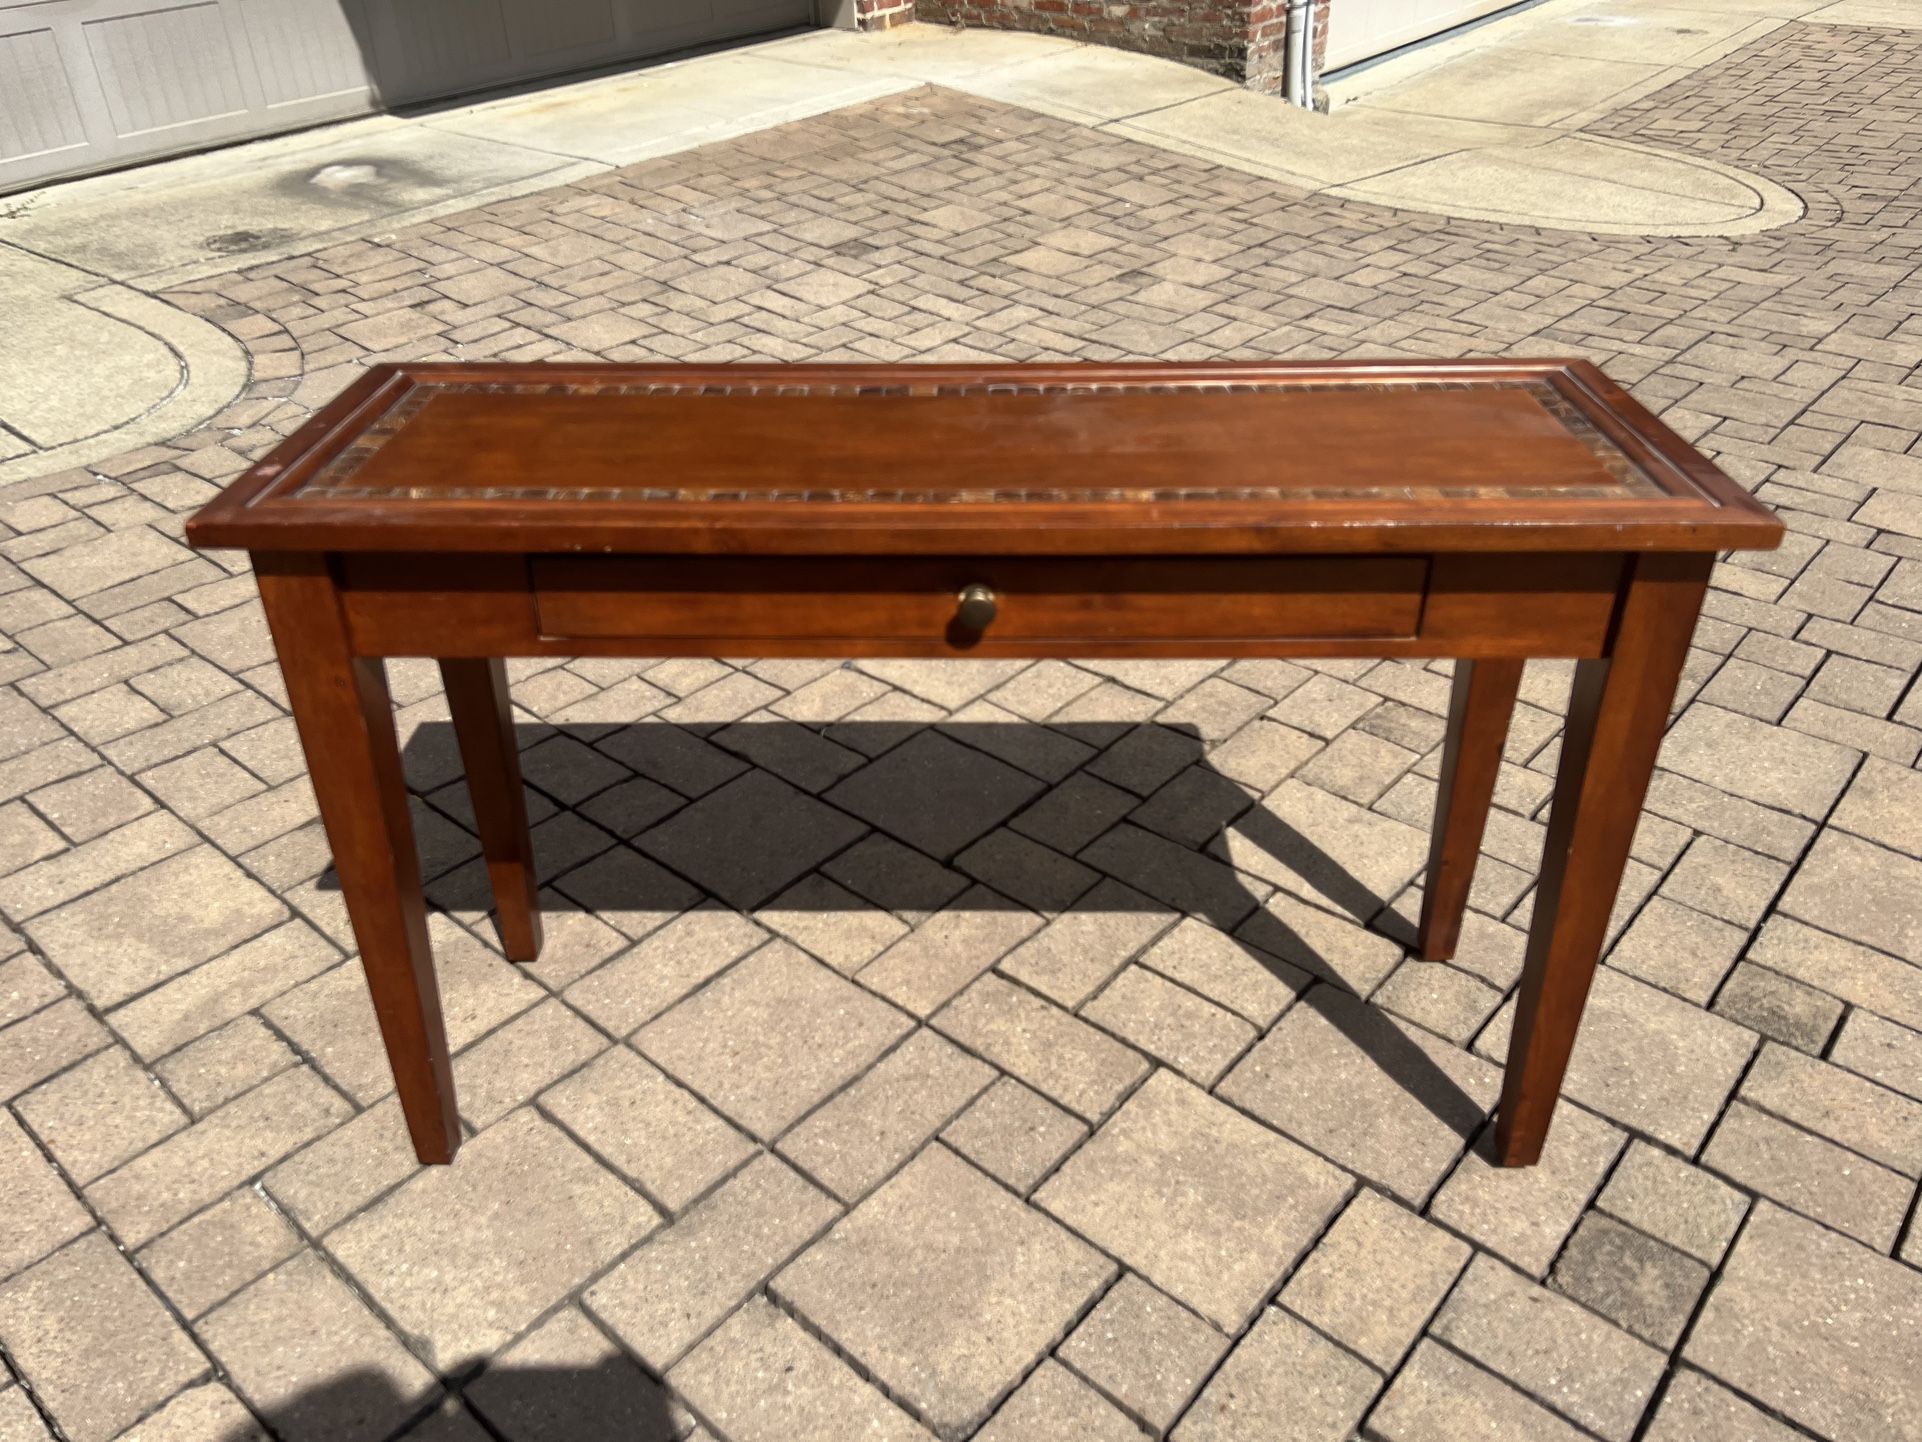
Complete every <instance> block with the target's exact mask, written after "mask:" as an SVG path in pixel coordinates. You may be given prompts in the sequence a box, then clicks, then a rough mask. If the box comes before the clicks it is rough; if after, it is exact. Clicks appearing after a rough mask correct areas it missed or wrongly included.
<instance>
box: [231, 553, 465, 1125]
mask: <svg viewBox="0 0 1922 1442" xmlns="http://www.w3.org/2000/svg"><path fill="white" fill-rule="evenodd" d="M253 559H254V574H255V576H256V577H257V578H258V580H259V582H260V598H261V601H262V602H263V603H264V605H265V607H266V612H267V624H268V626H269V628H270V629H271V630H272V631H273V635H274V645H275V648H276V649H277V650H278V651H279V653H280V669H281V674H282V675H283V676H284V677H285V678H286V681H287V695H288V699H289V701H290V702H291V703H292V706H293V712H294V722H295V724H296V725H297V726H298V727H299V729H300V741H301V745H302V747H304V748H305V750H306V753H307V769H308V771H309V772H310V773H311V775H312V777H313V783H314V794H315V796H316V797H317V798H318V800H319V802H320V818H321V821H322V822H323V823H324V824H325V825H326V828H327V842H328V844H329V845H330V846H331V847H332V848H333V852H334V870H335V871H336V872H337V873H338V874H339V876H340V889H341V893H342V895H343V897H344V898H345V900H346V902H347V915H348V917H349V919H350V920H351V921H352V922H353V925H354V937H355V940H356V941H358V942H359V944H360V960H361V965H362V966H363V967H364V968H365V969H366V972H367V985H368V989H369V990H370V991H372V993H373V997H374V1011H375V1014H376V1015H377V1016H378V1017H379V1019H380V1031H381V1036H382V1038H383V1039H384V1040H385V1041H386V1043H387V1059H388V1062H389V1063H390V1064H391V1065H392V1067H393V1069H394V1084H395V1086H396V1087H397V1088H398V1090H399V1092H400V1105H401V1110H402V1111H403V1112H404V1113H405V1114H406V1117H407V1130H408V1132H409V1133H410V1134H411V1135H412V1137H413V1141H414V1152H415V1155H417V1156H418V1157H419V1158H420V1159H421V1160H422V1161H423V1162H447V1161H452V1160H453V1158H454V1153H455V1151H456V1150H457V1149H458V1148H459V1146H460V1120H459V1117H458V1116H457V1115H456V1113H455V1110H454V1077H453V1071H452V1068H451V1066H450V1064H449V1058H448V1052H447V1033H446V1028H445V1026H444V1025H443V1023H442V1020H441V1007H440V989H439V987H438V986H437V985H436V983H435V980H434V959H433V954H432V952H431V951H430V950H429V947H428V941H427V912H426V904H425V902H424V901H423V899H422V897H421V884H420V861H419V858H418V857H417V856H416V854H415V851H414V826H413V821H412V819H411V818H410V817H409V815H408V810H407V785H406V782H405V781H404V780H403V779H402V776H401V767H400V752H399V749H398V748H397V747H396V745H395V742H394V717H393V710H392V707H391V705H390V703H389V701H388V697H387V674H386V670H385V668H384V667H383V666H382V664H381V662H380V661H378V660H370V659H367V658H365V657H357V656H355V655H354V654H353V652H352V650H351V648H350V646H349V645H348V638H347V627H346V622H345V620H344V618H343V617H342V615H341V608H340V598H339V596H338V594H337V593H336V591H335V588H334V582H333V579H332V576H331V575H330V573H329V571H328V567H327V562H326V558H325V557H324V556H312V555H299V556H290V555H279V554H272V555H270V554H258V555H256V556H255V557H254V558H253Z"/></svg>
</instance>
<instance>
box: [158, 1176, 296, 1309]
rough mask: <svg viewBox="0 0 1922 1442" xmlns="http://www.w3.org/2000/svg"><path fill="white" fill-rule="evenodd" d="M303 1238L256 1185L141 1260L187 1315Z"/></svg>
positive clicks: (223, 1296) (283, 1256)
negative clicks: (265, 1198) (257, 1189)
mask: <svg viewBox="0 0 1922 1442" xmlns="http://www.w3.org/2000/svg"><path fill="white" fill-rule="evenodd" d="M300 1248H301V1240H300V1237H299V1236H298V1235H296V1234H295V1232H294V1229H293V1228H292V1227H290V1226H288V1225H287V1222H286V1219H285V1218H283V1217H282V1216H281V1215H280V1214H279V1213H278V1212H276V1211H275V1210H274V1209H273V1207H271V1206H270V1205H268V1203H267V1202H266V1201H265V1200H264V1199H263V1198H262V1197H261V1196H260V1195H259V1194H258V1193H256V1192H254V1191H253V1190H251V1189H247V1190H243V1191H237V1192H231V1193H229V1194H228V1195H227V1196H226V1197H224V1198H223V1199H221V1200H220V1201H218V1202H216V1203H214V1205H213V1206H211V1207H209V1208H207V1210H206V1211H204V1212H202V1213H200V1215H198V1216H196V1217H193V1218H191V1219H190V1220H188V1221H185V1222H182V1223H181V1224H180V1225H179V1226H177V1227H175V1228H174V1229H173V1230H172V1231H171V1232H168V1233H167V1234H166V1235H165V1236H163V1237H161V1238H160V1239H159V1240H158V1241H156V1242H150V1243H148V1244H147V1245H146V1246H145V1247H143V1248H142V1249H141V1251H140V1266H141V1268H142V1270H144V1271H145V1272H146V1274H147V1275H148V1276H149V1277H151V1278H153V1282H154V1285H155V1286H156V1287H158V1288H159V1289H160V1290H161V1292H163V1293H164V1294H165V1295H166V1298H167V1300H168V1301H170V1302H172V1303H173V1304H174V1306H176V1307H177V1308H179V1309H180V1313H181V1315H182V1316H184V1317H188V1318H193V1317H198V1316H199V1315H200V1314H201V1313H202V1312H205V1311H207V1310H209V1309H210V1308H212V1307H214V1306H216V1305H218V1304H219V1303H221V1302H224V1301H226V1300H227V1298H229V1297H231V1296H232V1295H233V1294H234V1293H235V1292H237V1291H239V1290H240V1289H241V1288H242V1287H244V1286H246V1285H247V1284H248V1283H249V1282H251V1281H253V1280H254V1279H255V1278H256V1277H259V1276H261V1275H262V1274H263V1273H265V1272H266V1271H267V1270H268V1269H269V1268H271V1267H274V1266H277V1265H278V1264H280V1263H281V1262H284V1261H286V1260H287V1258H289V1257H291V1256H293V1254H294V1253H295V1252H298V1251H299V1250H300Z"/></svg>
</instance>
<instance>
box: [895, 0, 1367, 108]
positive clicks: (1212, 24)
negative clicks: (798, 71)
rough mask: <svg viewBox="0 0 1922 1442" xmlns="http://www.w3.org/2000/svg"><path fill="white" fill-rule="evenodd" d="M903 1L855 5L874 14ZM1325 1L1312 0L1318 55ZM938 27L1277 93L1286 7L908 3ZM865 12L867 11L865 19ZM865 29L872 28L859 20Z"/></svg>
mask: <svg viewBox="0 0 1922 1442" xmlns="http://www.w3.org/2000/svg"><path fill="white" fill-rule="evenodd" d="M902 3H903V0H857V4H859V5H862V6H864V7H872V8H873V9H875V10H877V11H879V10H882V9H884V8H891V7H894V6H896V5H899V4H902ZM1328 3H1329V0H1315V4H1316V32H1317V33H1316V42H1317V51H1316V53H1317V54H1319V53H1320V49H1321V45H1322V43H1323V37H1324V35H1325V33H1326V30H1327V25H1326V14H1327V7H1328ZM912 4H913V13H914V17H915V18H916V19H918V20H923V21H927V22H928V23H930V24H936V25H978V26H981V27H982V28H984V29H991V30H1032V31H1036V32H1039V33H1041V34H1044V35H1063V36H1067V37H1069V38H1072V39H1075V40H1090V41H1095V42H1097V43H1099V44H1103V45H1113V46H1116V47H1117V48H1119V49H1122V50H1139V51H1142V52H1144V53H1146V54H1149V55H1159V56H1162V57H1164V58H1166V59H1169V60H1179V61H1182V62H1183V63H1185V64H1188V65H1195V66H1199V67H1200V68H1201V69H1203V70H1208V71H1212V72H1213V73H1215V74H1216V75H1225V76H1227V77H1228V78H1229V79H1231V80H1239V81H1240V82H1241V83H1242V84H1244V85H1246V86H1247V87H1248V88H1249V89H1250V90H1260V91H1264V92H1266V93H1269V94H1279V93H1280V92H1281V90H1282V88H1283V84H1284V77H1283V69H1284V66H1285V64H1286V60H1287V53H1288V0H912ZM864 13H865V12H864ZM863 26H864V28H875V27H874V26H873V25H871V24H870V22H868V21H867V20H865V19H864V20H863Z"/></svg>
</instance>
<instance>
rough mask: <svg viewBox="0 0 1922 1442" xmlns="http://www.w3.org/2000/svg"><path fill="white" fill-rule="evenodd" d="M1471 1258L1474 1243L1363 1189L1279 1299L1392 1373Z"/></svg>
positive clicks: (1309, 1256) (1382, 1368)
mask: <svg viewBox="0 0 1922 1442" xmlns="http://www.w3.org/2000/svg"><path fill="white" fill-rule="evenodd" d="M1469 1255H1470V1253H1469V1248H1468V1244H1467V1243H1465V1242H1463V1241H1461V1240H1460V1239H1459V1238H1457V1237H1454V1236H1451V1235H1449V1234H1448V1233H1447V1232H1444V1231H1443V1230H1442V1229H1441V1228H1439V1227H1437V1226H1434V1225H1432V1224H1431V1223H1429V1222H1426V1221H1423V1220H1422V1219H1421V1218H1420V1217H1418V1216H1416V1215H1415V1214H1414V1213H1413V1212H1411V1211H1409V1210H1408V1209H1407V1208H1405V1207H1402V1206H1400V1205H1398V1204H1396V1203H1395V1202H1391V1201H1389V1200H1388V1199H1387V1198H1386V1197H1384V1196H1383V1195H1382V1194H1381V1193H1380V1192H1377V1191H1374V1190H1372V1189H1370V1188H1366V1187H1364V1188H1363V1189H1362V1190H1360V1191H1358V1192H1357V1193H1355V1199H1354V1200H1353V1201H1352V1202H1350V1203H1349V1204H1348V1206H1347V1208H1346V1209H1345V1210H1344V1211H1343V1212H1342V1214H1341V1216H1340V1217H1339V1218H1337V1219H1336V1221H1335V1224H1334V1225H1333V1226H1332V1227H1330V1228H1329V1229H1328V1232H1327V1234H1326V1235H1325V1236H1324V1237H1323V1238H1322V1239H1321V1242H1320V1243H1319V1245H1317V1246H1316V1248H1315V1250H1314V1251H1313V1252H1311V1253H1309V1254H1308V1257H1307V1260H1305V1261H1304V1262H1303V1263H1302V1264H1301V1266H1300V1267H1299V1268H1298V1269H1297V1270H1296V1272H1295V1274H1294V1276H1292V1277H1290V1278H1289V1279H1288V1285H1287V1286H1285V1287H1283V1288H1282V1290H1281V1297H1280V1299H1279V1300H1280V1302H1281V1304H1282V1305H1283V1306H1284V1307H1286V1308H1288V1309H1289V1310H1290V1311H1292V1312H1295V1313H1297V1314H1298V1315H1300V1316H1302V1317H1305V1318H1307V1319H1308V1320H1309V1321H1310V1322H1312V1323H1314V1324H1315V1326H1317V1327H1319V1328H1320V1329H1321V1330H1322V1331H1323V1332H1326V1333H1327V1334H1328V1335H1329V1336H1331V1337H1333V1338H1334V1339H1335V1340H1336V1341H1338V1342H1341V1343H1343V1344H1344V1345H1346V1346H1347V1347H1348V1348H1350V1349H1351V1350H1352V1351H1354V1352H1357V1353H1359V1354H1360V1355H1361V1356H1362V1357H1364V1358H1366V1359H1367V1360H1368V1361H1370V1362H1372V1363H1374V1364H1375V1366H1376V1367H1378V1368H1380V1369H1381V1370H1382V1371H1383V1372H1384V1373H1386V1372H1390V1371H1392V1370H1393V1369H1394V1368H1395V1367H1396V1366H1397V1365H1398V1364H1399V1363H1400V1362H1401V1360H1402V1358H1403V1357H1404V1356H1406V1355H1407V1352H1408V1349H1409V1348H1410V1347H1411V1346H1412V1345H1414V1342H1415V1340H1416V1338H1418V1337H1419V1336H1420V1335H1421V1331H1422V1329H1423V1327H1425V1326H1426V1325H1427V1323H1428V1319H1429V1318H1430V1317H1432V1316H1433V1315H1434V1313H1435V1309H1436V1308H1438V1307H1439V1306H1440V1305H1441V1301H1442V1298H1443V1297H1444V1296H1446V1295H1447V1294H1448V1289H1449V1288H1450V1287H1452V1286H1453V1285H1454V1282H1455V1278H1456V1277H1457V1276H1459V1275H1460V1274H1461V1270H1462V1268H1463V1267H1465V1266H1466V1265H1467V1264H1468V1258H1469Z"/></svg>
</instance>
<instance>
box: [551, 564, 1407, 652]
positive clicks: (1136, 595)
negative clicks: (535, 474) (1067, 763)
mask: <svg viewBox="0 0 1922 1442" xmlns="http://www.w3.org/2000/svg"><path fill="white" fill-rule="evenodd" d="M530 566H531V581H532V585H533V590H534V597H535V606H536V609H537V613H538V618H539V620H538V624H539V627H540V631H541V634H542V635H543V636H547V637H553V638H557V639H558V638H568V637H580V638H612V637H631V638H634V639H635V640H636V641H637V642H644V641H646V640H648V639H650V638H653V639H657V640H660V641H683V640H693V639H707V640H716V641H731V642H739V643H741V644H742V645H743V646H747V645H750V644H751V643H752V642H754V641H757V640H761V641H782V642H798V641H812V640H819V641H844V642H846V641H876V642H886V641H890V640H895V641H914V642H920V643H927V642H930V641H936V640H940V641H944V642H945V643H946V644H947V645H948V646H950V647H952V648H953V649H955V650H967V649H971V648H972V647H973V646H975V645H977V644H981V643H989V644H993V643H1002V644H1007V643H1024V642H1072V641H1088V642H1127V641H1132V642H1157V641H1185V640H1195V641H1208V640H1224V641H1225V640H1241V641H1259V640H1296V639H1315V638H1328V639H1344V638H1352V639H1367V638H1390V637H1412V636H1413V635H1415V634H1416V631H1417V628H1418V627H1419V625H1420V621H1421V609H1422V594H1423V590H1424V587H1425V585H1426V581H1427V575H1428V561H1427V559H1426V558H1424V557H1402V556H1344V557H1304V556H1276V557H1252V558H1240V557H1232V558H1203V559H1170V558H1156V557H1149V558H1141V559H1125V560H1088V559H1080V558H1061V559H1055V558H1046V557H1031V556H1024V557H978V558H968V557H954V558H945V557H936V558H928V559H914V560H892V559H884V558H871V557H841V556H834V557H818V558H815V557H810V558H805V559H801V558H795V559H767V560H762V559H756V560H753V561H745V560H734V559H730V558H721V559H716V558H707V557H686V556H662V557H649V556H535V557H532V558H531V560H530ZM969 588H985V589H986V590H987V591H988V592H991V593H992V600H991V603H986V604H991V608H992V616H991V619H987V620H986V623H985V625H980V624H976V623H977V622H979V621H981V619H982V618H983V616H984V615H985V614H986V606H985V604H984V601H983V599H982V598H981V596H980V594H979V591H977V592H976V593H975V600H974V602H973V604H972V605H970V606H964V605H963V604H962V597H963V594H964V593H966V592H968V591H969Z"/></svg>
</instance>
